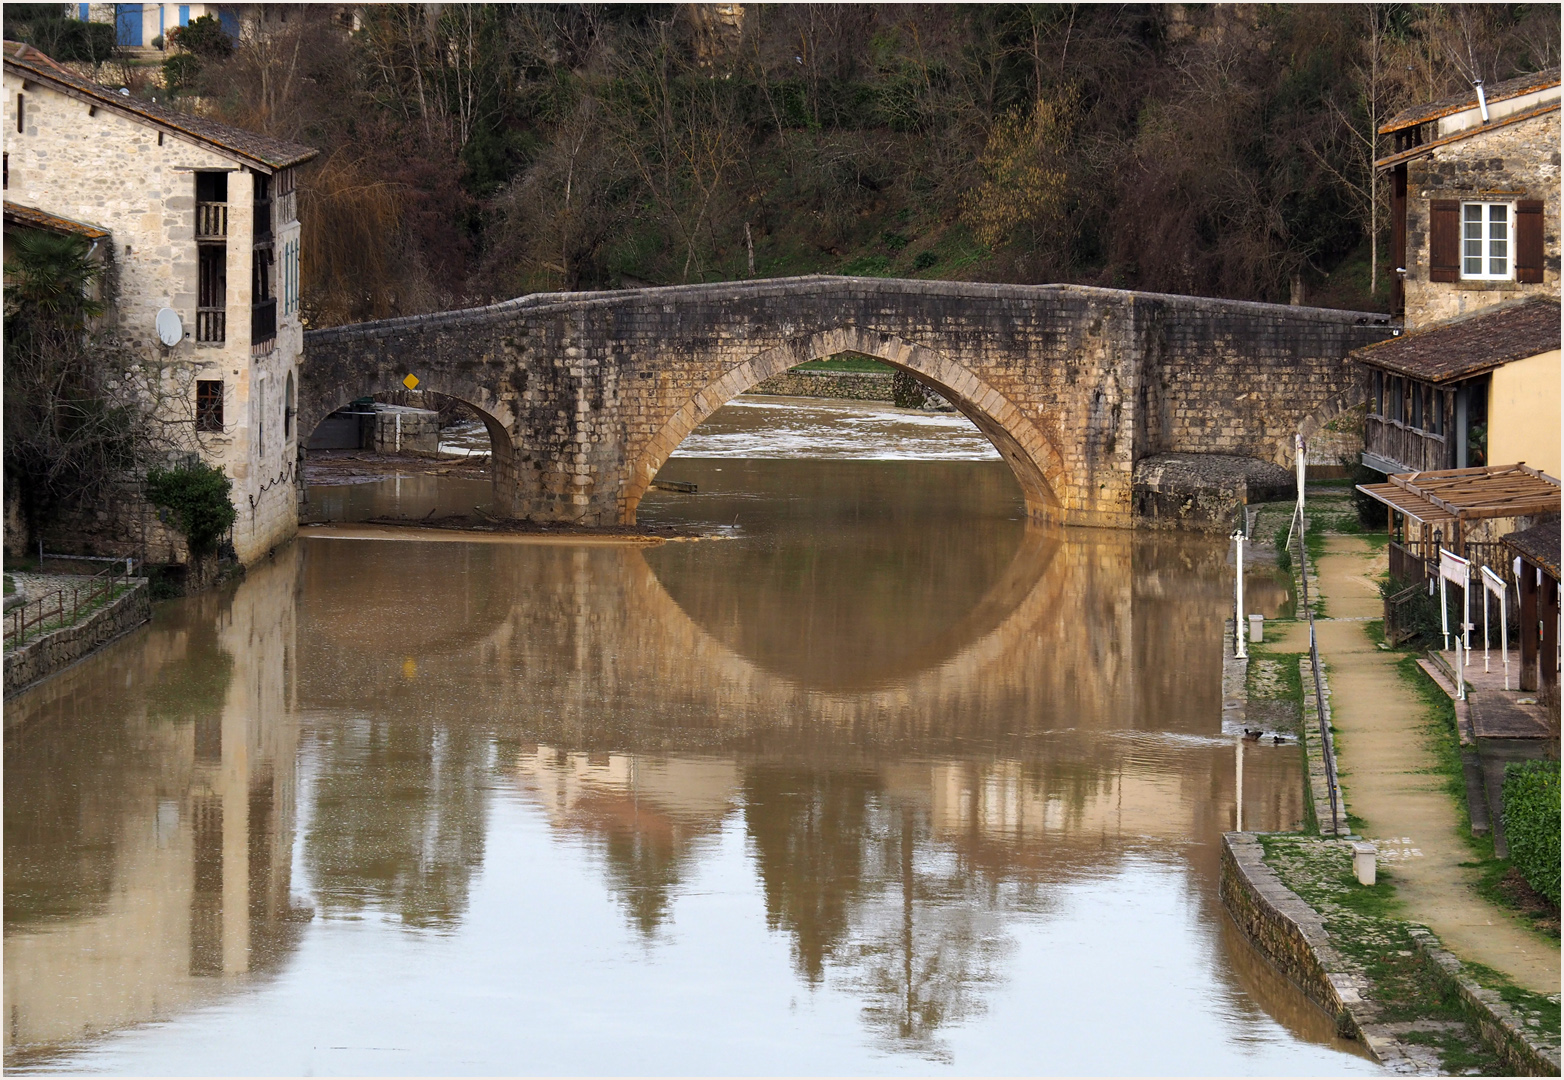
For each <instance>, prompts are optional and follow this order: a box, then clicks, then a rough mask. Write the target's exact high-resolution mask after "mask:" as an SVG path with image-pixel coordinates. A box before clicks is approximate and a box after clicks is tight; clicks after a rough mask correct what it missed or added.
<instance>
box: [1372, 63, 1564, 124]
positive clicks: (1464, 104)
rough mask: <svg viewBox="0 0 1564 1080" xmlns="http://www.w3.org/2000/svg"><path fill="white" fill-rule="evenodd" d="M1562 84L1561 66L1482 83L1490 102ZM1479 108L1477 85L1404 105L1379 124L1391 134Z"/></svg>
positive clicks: (1485, 95) (1484, 94)
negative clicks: (1423, 103)
mask: <svg viewBox="0 0 1564 1080" xmlns="http://www.w3.org/2000/svg"><path fill="white" fill-rule="evenodd" d="M1557 85H1559V69H1558V68H1557V67H1551V68H1548V69H1547V70H1545V71H1537V72H1533V73H1532V74H1530V75H1518V76H1516V77H1515V78H1513V79H1506V80H1504V81H1503V82H1496V83H1494V84H1493V85H1492V86H1484V87H1483V97H1484V98H1485V99H1487V101H1488V104H1490V105H1492V104H1493V103H1494V102H1496V101H1506V100H1508V99H1510V98H1514V97H1520V96H1521V95H1522V94H1529V93H1531V92H1532V91H1534V90H1543V89H1546V88H1547V87H1549V86H1557ZM1475 108H1477V91H1476V89H1475V88H1474V89H1472V90H1468V91H1466V92H1464V93H1460V94H1456V95H1455V96H1454V97H1447V98H1440V99H1439V100H1438V101H1430V102H1429V103H1428V104H1426V105H1413V106H1412V107H1411V108H1408V109H1402V110H1401V111H1400V112H1398V113H1396V115H1395V116H1393V117H1391V118H1390V119H1389V120H1387V121H1386V122H1385V123H1383V124H1381V125H1380V128H1379V133H1380V134H1381V135H1388V134H1389V133H1390V132H1392V131H1400V130H1401V129H1402V128H1409V127H1413V126H1414V125H1417V124H1426V123H1428V122H1429V121H1430V120H1438V119H1439V118H1440V117H1442V116H1449V115H1450V114H1451V113H1458V112H1463V111H1465V110H1466V109H1475Z"/></svg>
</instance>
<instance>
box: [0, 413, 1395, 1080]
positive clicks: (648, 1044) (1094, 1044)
mask: <svg viewBox="0 0 1564 1080" xmlns="http://www.w3.org/2000/svg"><path fill="white" fill-rule="evenodd" d="M848 421H851V422H852V424H855V425H856V426H857V430H858V431H859V432H860V435H859V436H858V437H857V438H852V437H845V436H843V434H842V431H843V428H844V424H846V422H848ZM849 429H850V427H849ZM811 431H813V432H815V434H814V435H811V434H810V432H811ZM974 439H977V440H978V442H980V441H981V440H980V437H979V436H977V435H976V432H975V431H969V430H967V427H966V426H965V425H964V422H961V421H959V418H953V417H949V416H922V415H919V414H910V413H902V412H900V411H899V410H889V409H876V408H874V407H859V406H825V405H822V406H820V407H818V408H815V407H812V406H800V405H798V404H797V403H792V404H789V403H784V402H769V403H768V402H765V401H750V400H746V401H742V402H740V403H739V404H738V405H737V406H730V407H729V408H726V409H724V410H722V411H720V412H719V413H718V414H717V415H716V416H715V417H713V420H712V422H710V423H709V424H708V425H707V426H706V427H704V428H703V429H701V430H700V431H698V432H697V433H695V434H694V435H692V437H691V439H690V441H689V442H688V443H687V444H686V446H685V447H684V448H682V450H681V454H680V455H679V456H676V457H675V458H673V459H672V460H670V462H669V463H668V465H667V466H666V467H665V469H664V471H663V477H664V478H666V479H673V480H681V481H685V482H691V483H694V484H696V485H697V492H696V493H694V494H685V493H679V492H668V491H653V492H651V493H649V494H648V497H647V499H646V501H645V502H644V503H643V505H642V519H643V520H645V521H652V522H659V523H673V524H680V525H684V526H692V527H694V528H693V530H692V531H696V532H703V533H705V534H706V535H707V536H708V537H709V538H707V539H700V540H688V541H679V542H670V543H665V544H661V545H659V546H649V545H646V544H641V543H606V542H595V543H559V542H548V543H545V542H508V543H483V542H453V541H452V540H451V538H450V536H449V535H444V536H435V535H429V536H424V535H422V534H418V533H412V532H409V533H406V534H405V535H406V536H408V537H410V538H408V539H402V540H397V541H388V540H374V539H365V538H361V537H352V536H351V535H346V533H350V532H351V530H347V531H346V532H345V531H344V530H336V531H335V533H327V534H324V535H323V534H322V532H320V531H317V532H316V534H315V535H313V536H311V535H309V531H308V530H306V534H305V535H304V536H302V537H301V539H300V540H299V541H298V542H296V543H294V544H292V545H289V546H288V547H286V548H284V549H283V550H282V551H280V552H279V553H278V555H277V556H276V557H275V558H274V559H273V560H272V561H270V562H268V563H265V564H263V565H260V566H258V567H256V568H254V569H253V570H252V571H251V572H250V574H249V575H248V576H247V577H246V578H245V579H244V580H243V581H242V582H241V583H239V584H237V585H236V586H233V587H230V588H229V589H227V590H226V591H223V592H219V593H213V594H210V595H205V596H200V597H195V598H191V599H188V600H183V601H178V602H175V603H171V604H167V605H164V606H162V607H161V608H160V610H159V611H158V613H157V615H156V617H155V619H154V621H153V623H152V625H151V627H150V628H149V629H146V630H144V631H141V632H138V633H136V634H134V635H131V636H130V637H128V638H125V639H123V640H121V641H120V642H118V643H117V644H115V645H113V646H111V647H110V648H108V649H107V650H105V651H104V652H102V653H100V654H98V655H97V656H95V657H93V658H91V659H90V660H88V661H86V662H85V663H82V664H80V665H78V666H76V667H75V668H73V669H71V670H69V671H67V672H66V673H64V674H63V675H61V676H59V677H57V678H56V679H54V680H51V681H50V682H49V683H46V684H44V686H42V687H40V688H39V689H36V690H34V691H32V692H30V693H28V694H27V695H24V696H22V697H21V698H18V699H16V700H13V701H12V702H10V703H8V704H7V707H6V725H7V736H6V738H7V743H6V755H5V793H4V798H5V837H4V843H5V970H4V977H5V1008H6V1022H5V1055H6V1056H5V1061H6V1067H7V1069H8V1070H10V1071H17V1072H27V1071H68V1072H109V1073H122V1074H123V1073H130V1074H143V1075H145V1074H197V1073H202V1074H205V1073H210V1074H235V1073H287V1074H320V1073H391V1074H397V1073H429V1072H434V1073H442V1074H470V1073H499V1074H508V1073H593V1074H603V1073H613V1074H623V1073H696V1074H703V1073H719V1072H720V1073H750V1074H754V1073H760V1074H775V1073H812V1074H821V1073H828V1074H841V1073H871V1074H884V1073H930V1072H954V1073H965V1074H970V1073H1005V1074H1018V1073H1089V1074H1092V1073H1109V1074H1119V1073H1156V1074H1169V1073H1172V1074H1185V1073H1298V1074H1319V1073H1336V1074H1340V1073H1356V1072H1369V1071H1374V1069H1373V1066H1372V1065H1371V1064H1370V1063H1369V1062H1367V1061H1366V1060H1364V1059H1363V1058H1361V1057H1360V1056H1356V1054H1355V1049H1354V1047H1353V1046H1352V1045H1351V1044H1347V1043H1342V1042H1340V1041H1339V1040H1336V1039H1335V1038H1334V1036H1333V1033H1332V1027H1333V1025H1332V1024H1331V1022H1330V1021H1329V1020H1328V1018H1326V1017H1325V1016H1324V1015H1323V1014H1322V1013H1320V1012H1319V1011H1318V1010H1316V1009H1315V1008H1314V1007H1313V1006H1311V1005H1309V1004H1308V1003H1307V1002H1306V1001H1304V1000H1303V999H1302V998H1301V996H1300V995H1299V994H1298V993H1297V992H1296V991H1295V990H1293V989H1292V988H1291V987H1290V986H1288V985H1287V984H1286V983H1285V982H1284V981H1283V980H1281V979H1280V978H1279V977H1278V976H1277V975H1276V974H1275V973H1274V972H1273V971H1272V970H1271V969H1269V968H1268V967H1266V966H1265V965H1264V963H1263V962H1261V961H1260V960H1259V959H1258V958H1257V957H1256V956H1255V954H1254V953H1253V952H1252V951H1251V950H1250V949H1249V948H1248V946H1247V945H1246V944H1245V943H1244V942H1243V940H1242V938H1241V937H1240V936H1239V935H1238V934H1237V933H1236V931H1235V930H1234V929H1233V927H1232V925H1231V923H1230V922H1229V921H1228V920H1227V919H1226V917H1225V916H1224V914H1223V911H1222V907H1221V904H1220V901H1219V900H1218V898H1217V872H1218V851H1219V837H1220V833H1221V832H1222V831H1223V830H1224V829H1228V828H1231V827H1232V825H1233V821H1234V815H1235V810H1236V807H1235V800H1236V793H1237V769H1238V755H1239V754H1240V753H1242V755H1243V773H1242V776H1243V788H1242V791H1243V815H1244V821H1245V824H1246V826H1248V827H1251V828H1260V829H1271V828H1286V827H1291V826H1292V825H1293V824H1294V823H1295V822H1296V821H1297V820H1298V819H1299V817H1300V816H1301V815H1302V813H1303V807H1302V801H1301V794H1300V791H1301V783H1300V761H1299V753H1298V750H1297V748H1296V747H1295V746H1292V747H1288V746H1281V747H1274V746H1269V745H1262V746H1254V745H1252V744H1250V745H1247V746H1242V747H1241V748H1240V747H1239V746H1238V745H1235V742H1234V739H1233V737H1232V736H1231V734H1230V733H1224V732H1223V731H1222V729H1221V720H1220V714H1221V700H1220V682H1221V661H1220V650H1221V644H1220V641H1221V631H1220V626H1221V620H1222V617H1223V613H1224V609H1225V605H1226V601H1227V595H1228V594H1227V590H1228V588H1229V587H1230V581H1231V578H1230V571H1229V569H1228V567H1227V566H1226V565H1225V551H1224V548H1223V546H1222V545H1221V544H1220V543H1213V542H1211V541H1209V540H1205V539H1201V538H1192V537H1175V536H1156V535H1147V534H1139V535H1137V534H1131V533H1123V532H1112V531H1099V530H1064V529H1049V528H1039V527H1036V526H1028V525H1027V524H1026V522H1025V520H1024V515H1023V512H1022V506H1021V501H1020V492H1019V489H1018V488H1017V486H1016V484H1015V482H1014V480H1013V479H1012V478H1011V477H1010V475H1009V474H1008V472H1007V471H1006V467H1005V466H1004V465H1003V463H1002V462H999V461H997V460H993V459H992V458H993V455H992V451H991V450H989V449H988V448H987V446H986V444H982V445H978V444H977V443H974ZM877 442H878V444H879V446H880V447H881V449H879V450H876V448H875V447H876V443H877ZM920 445H921V446H922V447H923V449H924V450H925V451H926V453H922V454H920V452H919V447H920ZM960 447H965V449H964V450H959V451H958V449H953V448H960ZM962 454H965V457H963V456H962ZM364 488H365V489H366V490H365V491H364V492H361V493H359V495H360V501H361V502H364V503H365V504H366V505H370V506H371V508H372V509H374V510H376V511H377V512H378V513H381V514H386V513H390V512H405V513H406V514H407V515H408V516H419V514H420V513H421V512H422V511H421V510H420V505H422V504H420V503H419V502H418V501H417V500H418V498H419V497H422V498H424V499H425V500H426V501H427V500H428V499H433V498H439V497H442V495H443V496H444V497H450V492H449V491H448V490H445V489H441V490H436V491H433V493H432V494H431V493H430V492H429V491H426V492H425V493H424V495H423V496H415V495H414V493H412V491H411V489H410V488H409V490H408V492H407V494H405V495H404V494H401V493H398V492H396V491H395V490H394V482H393V481H386V482H382V483H380V484H378V485H364ZM464 497H465V496H464ZM317 509H318V508H317ZM1277 602H1279V601H1277Z"/></svg>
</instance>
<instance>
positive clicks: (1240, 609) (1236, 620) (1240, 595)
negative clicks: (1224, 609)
mask: <svg viewBox="0 0 1564 1080" xmlns="http://www.w3.org/2000/svg"><path fill="white" fill-rule="evenodd" d="M1233 542H1234V543H1235V544H1237V545H1238V555H1237V560H1236V561H1237V563H1238V574H1237V576H1236V577H1235V578H1234V579H1233V608H1234V611H1233V640H1234V641H1235V642H1236V643H1237V645H1238V648H1237V649H1236V651H1235V652H1234V653H1233V655H1234V656H1236V657H1237V658H1238V659H1240V660H1246V659H1248V657H1249V650H1248V648H1247V647H1246V646H1245V645H1244V530H1243V529H1242V528H1238V529H1234V530H1233Z"/></svg>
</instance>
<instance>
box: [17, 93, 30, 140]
mask: <svg viewBox="0 0 1564 1080" xmlns="http://www.w3.org/2000/svg"><path fill="white" fill-rule="evenodd" d="M26 106H27V97H26V95H24V94H17V95H16V130H17V132H18V133H20V132H21V130H22V127H23V125H24V124H25V123H26V121H25V120H23V119H22V112H23V110H24V109H25V108H26Z"/></svg>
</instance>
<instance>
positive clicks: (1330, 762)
mask: <svg viewBox="0 0 1564 1080" xmlns="http://www.w3.org/2000/svg"><path fill="white" fill-rule="evenodd" d="M1293 524H1294V526H1295V527H1294V528H1293V530H1292V535H1293V539H1294V540H1296V541H1297V544H1298V581H1299V590H1300V591H1299V595H1298V602H1299V603H1300V604H1301V605H1302V607H1303V610H1304V611H1306V612H1308V615H1309V662H1310V664H1311V666H1312V667H1313V668H1314V701H1315V706H1316V707H1315V713H1316V714H1317V715H1318V716H1319V718H1320V756H1321V757H1323V758H1324V759H1325V787H1326V790H1327V791H1328V792H1329V793H1330V823H1331V835H1333V836H1337V837H1339V836H1340V835H1341V824H1340V823H1341V809H1340V807H1339V805H1338V794H1337V791H1338V789H1337V786H1336V746H1335V744H1334V742H1333V741H1332V740H1331V736H1330V719H1329V712H1330V709H1329V707H1328V706H1327V705H1326V703H1325V681H1324V679H1323V678H1322V677H1321V676H1320V644H1319V641H1318V640H1317V639H1316V638H1315V636H1314V605H1313V604H1311V603H1310V602H1309V561H1308V552H1307V551H1306V550H1305V548H1304V542H1303V532H1304V529H1305V528H1307V527H1308V522H1306V521H1305V520H1303V512H1302V508H1301V507H1300V508H1299V509H1296V510H1294V511H1293Z"/></svg>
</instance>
